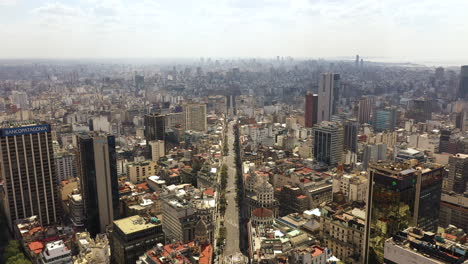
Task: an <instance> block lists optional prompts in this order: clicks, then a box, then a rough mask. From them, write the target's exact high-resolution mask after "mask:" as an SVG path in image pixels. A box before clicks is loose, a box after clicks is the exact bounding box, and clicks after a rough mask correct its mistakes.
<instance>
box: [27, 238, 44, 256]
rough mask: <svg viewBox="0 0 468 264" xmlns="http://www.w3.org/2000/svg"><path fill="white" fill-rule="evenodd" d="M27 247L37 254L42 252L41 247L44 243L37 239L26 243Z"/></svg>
mask: <svg viewBox="0 0 468 264" xmlns="http://www.w3.org/2000/svg"><path fill="white" fill-rule="evenodd" d="M28 248H29V250H31V251H33V252H34V253H36V254H39V253H41V252H42V249H43V248H44V244H43V243H41V242H39V241H34V242H31V243H29V244H28Z"/></svg>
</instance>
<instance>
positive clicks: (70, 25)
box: [0, 0, 468, 61]
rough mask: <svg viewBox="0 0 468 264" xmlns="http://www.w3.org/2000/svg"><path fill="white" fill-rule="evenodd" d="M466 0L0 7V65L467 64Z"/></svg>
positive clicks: (88, 2)
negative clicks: (359, 60)
mask: <svg viewBox="0 0 468 264" xmlns="http://www.w3.org/2000/svg"><path fill="white" fill-rule="evenodd" d="M467 10H468V0H411V1H410V0H207V1H204V0H181V1H179V0H156V1H149V0H141V1H140V0H131V1H130V0H60V1H48V0H46V1H44V0H0V36H1V37H0V58H84V57H85V58H92V57H114V58H115V57H117V58H118V57H201V56H205V57H206V56H213V57H219V56H222V57H252V56H253V57H274V56H276V55H280V56H294V57H314V58H316V57H336V56H353V55H354V54H360V55H362V56H364V57H366V56H367V57H380V56H381V57H393V58H395V57H396V58H406V59H409V60H412V59H414V60H422V59H428V60H437V59H440V60H457V61H461V60H463V59H466V60H467V61H468V13H467V12H468V11H467Z"/></svg>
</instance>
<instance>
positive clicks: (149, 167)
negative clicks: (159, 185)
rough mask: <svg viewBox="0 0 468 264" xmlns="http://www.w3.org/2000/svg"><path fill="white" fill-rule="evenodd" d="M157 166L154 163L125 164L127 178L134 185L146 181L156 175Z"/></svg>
mask: <svg viewBox="0 0 468 264" xmlns="http://www.w3.org/2000/svg"><path fill="white" fill-rule="evenodd" d="M157 168H158V164H157V163H156V162H155V161H142V162H130V163H128V164H127V177H128V178H129V179H130V181H131V182H132V183H134V184H136V183H141V182H144V181H146V178H148V177H149V176H153V175H156V172H157Z"/></svg>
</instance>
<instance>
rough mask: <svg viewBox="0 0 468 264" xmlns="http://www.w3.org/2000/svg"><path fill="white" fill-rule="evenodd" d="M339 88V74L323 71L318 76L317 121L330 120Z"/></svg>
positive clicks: (333, 112) (335, 109) (334, 110)
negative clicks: (319, 76)
mask: <svg viewBox="0 0 468 264" xmlns="http://www.w3.org/2000/svg"><path fill="white" fill-rule="evenodd" d="M339 89H340V75H339V74H335V73H324V74H322V76H321V78H320V83H319V91H318V107H317V108H318V112H317V114H318V117H317V122H318V123H320V122H322V121H330V120H331V116H332V115H334V114H336V112H337V107H338V106H337V103H338V95H339Z"/></svg>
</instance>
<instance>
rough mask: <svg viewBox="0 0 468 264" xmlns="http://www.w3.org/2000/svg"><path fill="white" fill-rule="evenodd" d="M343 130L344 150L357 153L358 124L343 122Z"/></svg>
mask: <svg viewBox="0 0 468 264" xmlns="http://www.w3.org/2000/svg"><path fill="white" fill-rule="evenodd" d="M343 128H344V140H343V144H344V149H345V150H349V151H351V152H354V153H357V149H358V146H357V136H358V132H359V124H358V123H357V122H356V121H355V120H346V121H344V122H343Z"/></svg>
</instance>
